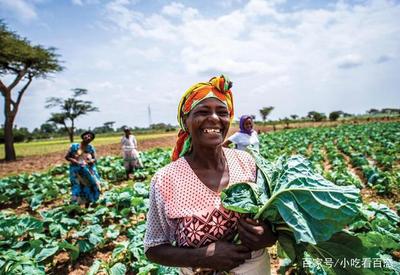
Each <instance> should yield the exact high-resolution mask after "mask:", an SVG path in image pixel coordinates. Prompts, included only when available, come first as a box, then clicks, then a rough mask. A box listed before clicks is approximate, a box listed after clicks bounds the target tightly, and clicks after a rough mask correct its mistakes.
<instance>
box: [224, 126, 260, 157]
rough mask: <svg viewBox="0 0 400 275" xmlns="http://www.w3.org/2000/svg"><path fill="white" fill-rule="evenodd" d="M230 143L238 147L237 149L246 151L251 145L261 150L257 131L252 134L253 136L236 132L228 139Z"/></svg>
mask: <svg viewBox="0 0 400 275" xmlns="http://www.w3.org/2000/svg"><path fill="white" fill-rule="evenodd" d="M228 140H229V141H231V142H232V143H234V144H235V145H236V149H239V150H246V148H247V146H249V145H251V146H252V147H253V148H255V149H256V150H257V152H258V151H259V150H260V142H259V141H258V135H257V132H256V131H253V132H251V135H248V134H245V133H241V132H236V133H234V134H233V135H231V136H230V137H229V138H228Z"/></svg>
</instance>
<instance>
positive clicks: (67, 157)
mask: <svg viewBox="0 0 400 275" xmlns="http://www.w3.org/2000/svg"><path fill="white" fill-rule="evenodd" d="M65 159H66V160H67V161H69V162H71V163H73V164H79V162H78V161H77V160H76V159H75V158H74V157H73V156H72V154H71V151H70V150H69V151H68V152H67V154H66V155H65Z"/></svg>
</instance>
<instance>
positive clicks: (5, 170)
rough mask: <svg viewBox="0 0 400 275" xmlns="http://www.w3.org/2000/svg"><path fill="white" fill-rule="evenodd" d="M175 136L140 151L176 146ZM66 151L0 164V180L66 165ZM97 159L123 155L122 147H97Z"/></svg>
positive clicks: (145, 143) (151, 141) (144, 145)
mask: <svg viewBox="0 0 400 275" xmlns="http://www.w3.org/2000/svg"><path fill="white" fill-rule="evenodd" d="M175 140H176V137H175V136H167V137H159V138H153V139H148V140H144V141H141V142H140V143H139V150H140V151H146V150H149V149H153V148H157V147H163V148H165V147H172V146H173V145H174V144H175ZM67 149H68V148H66V149H65V151H60V152H55V153H50V154H47V155H44V156H30V157H23V158H20V159H18V160H17V161H14V162H4V161H2V162H0V178H2V177H6V176H10V175H17V174H20V173H23V172H26V173H32V172H41V171H45V170H48V169H49V168H50V167H52V166H54V165H58V164H63V163H66V160H65V159H64V156H65V153H66V151H67ZM96 151H97V157H102V156H113V155H119V154H121V149H120V145H119V144H118V143H115V144H107V145H100V146H96Z"/></svg>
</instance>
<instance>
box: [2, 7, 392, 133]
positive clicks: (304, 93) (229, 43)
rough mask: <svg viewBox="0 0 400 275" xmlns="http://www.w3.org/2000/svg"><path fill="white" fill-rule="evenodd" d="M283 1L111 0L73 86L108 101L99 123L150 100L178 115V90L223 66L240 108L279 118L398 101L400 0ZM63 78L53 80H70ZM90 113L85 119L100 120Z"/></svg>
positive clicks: (141, 108) (157, 116)
mask: <svg viewBox="0 0 400 275" xmlns="http://www.w3.org/2000/svg"><path fill="white" fill-rule="evenodd" d="M0 1H2V0H0ZM81 2H82V3H83V4H85V3H88V1H85V0H81ZM284 2H285V1H280V0H276V1H261V0H250V1H241V0H230V1H221V2H220V1H218V3H215V6H212V7H211V9H214V8H215V9H214V10H213V13H212V14H210V9H203V8H199V9H195V8H194V7H191V6H190V4H188V3H190V2H187V1H185V2H184V3H185V4H182V3H180V2H178V1H175V2H171V3H170V4H167V5H165V6H161V7H160V6H159V7H158V8H157V10H154V9H153V5H149V4H148V3H147V2H146V1H141V2H140V1H139V2H135V1H128V0H120V1H111V2H108V3H107V4H106V5H105V13H104V14H103V19H104V21H103V24H104V25H105V26H107V28H106V29H105V30H104V31H105V32H107V38H106V39H104V38H102V39H103V40H102V41H101V43H99V44H96V47H93V46H91V47H80V48H79V50H75V51H74V59H73V60H68V64H67V65H68V71H67V72H66V73H67V74H71V76H70V77H71V78H69V79H74V81H72V80H71V81H70V82H69V83H68V88H71V87H76V86H79V87H84V88H88V89H89V90H90V91H93V94H94V93H95V97H94V99H93V101H94V102H95V105H96V106H99V107H100V110H101V112H100V113H98V114H96V119H97V120H98V121H99V122H96V125H101V122H102V121H107V120H115V121H117V124H127V125H146V124H147V115H146V114H147V110H146V108H147V106H148V104H150V103H151V106H152V113H153V122H158V121H162V122H167V123H175V115H176V105H177V103H178V101H179V98H180V96H181V94H182V93H183V92H184V91H185V90H186V89H187V88H188V87H189V86H190V85H191V84H193V83H194V82H197V81H206V80H208V79H209V77H210V76H212V75H214V74H219V73H226V74H227V75H229V76H230V77H231V79H232V81H233V82H234V87H233V91H234V96H235V105H236V108H237V110H236V113H237V114H240V113H251V114H256V115H258V109H260V108H261V107H263V106H270V105H272V106H275V109H274V111H273V112H272V114H271V118H278V117H284V116H289V115H290V114H298V115H300V116H302V115H305V114H306V113H307V112H308V111H310V110H313V109H314V110H316V111H321V112H325V113H328V112H329V111H333V110H335V109H339V110H340V109H342V110H343V111H347V112H357V111H361V110H362V108H365V110H366V109H368V108H371V107H385V105H388V106H389V105H390V104H392V102H398V100H399V96H398V76H397V75H398V71H399V69H400V64H399V62H400V58H399V57H400V48H399V46H398V45H399V41H400V24H399V18H400V5H399V4H398V3H397V2H393V1H389V0H388V1H385V0H371V1H362V2H356V3H355V4H354V2H352V3H351V4H349V2H347V1H339V2H335V3H334V4H330V6H325V7H323V6H320V7H319V8H318V9H311V8H307V9H306V8H304V7H302V8H301V7H298V8H296V9H294V10H292V9H287V8H286V5H282V3H284ZM158 3H159V2H158ZM220 5H226V7H229V8H226V9H221V8H219V7H221V6H220ZM154 6H156V5H154ZM208 8H210V7H208ZM50 45H51V44H50ZM63 77H65V79H67V78H66V76H63ZM58 79H59V78H58V76H57V83H53V84H54V85H53V87H52V89H55V88H54V87H55V86H57V87H58V85H60V86H61V87H62V88H64V87H65V83H64V84H58V83H59V81H58ZM76 79H78V80H79V81H77V80H76ZM396 93H397V94H396ZM111 94H112V98H113V99H114V98H116V100H115V102H114V101H113V104H112V105H113V107H110V95H111ZM343 98H346V100H345V101H344V100H343ZM115 106H118V107H115ZM0 107H1V106H0ZM0 111H1V110H0ZM124 114H134V115H129V116H125V115H124ZM91 119H93V118H88V119H87V120H86V118H85V119H82V123H83V124H84V123H88V125H90V124H93V121H91Z"/></svg>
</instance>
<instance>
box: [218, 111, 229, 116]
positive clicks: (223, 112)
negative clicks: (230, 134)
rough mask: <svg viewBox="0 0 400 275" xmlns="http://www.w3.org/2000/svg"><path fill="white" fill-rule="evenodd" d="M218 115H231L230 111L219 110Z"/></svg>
mask: <svg viewBox="0 0 400 275" xmlns="http://www.w3.org/2000/svg"><path fill="white" fill-rule="evenodd" d="M218 115H220V116H229V113H228V112H226V111H222V112H218Z"/></svg>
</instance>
